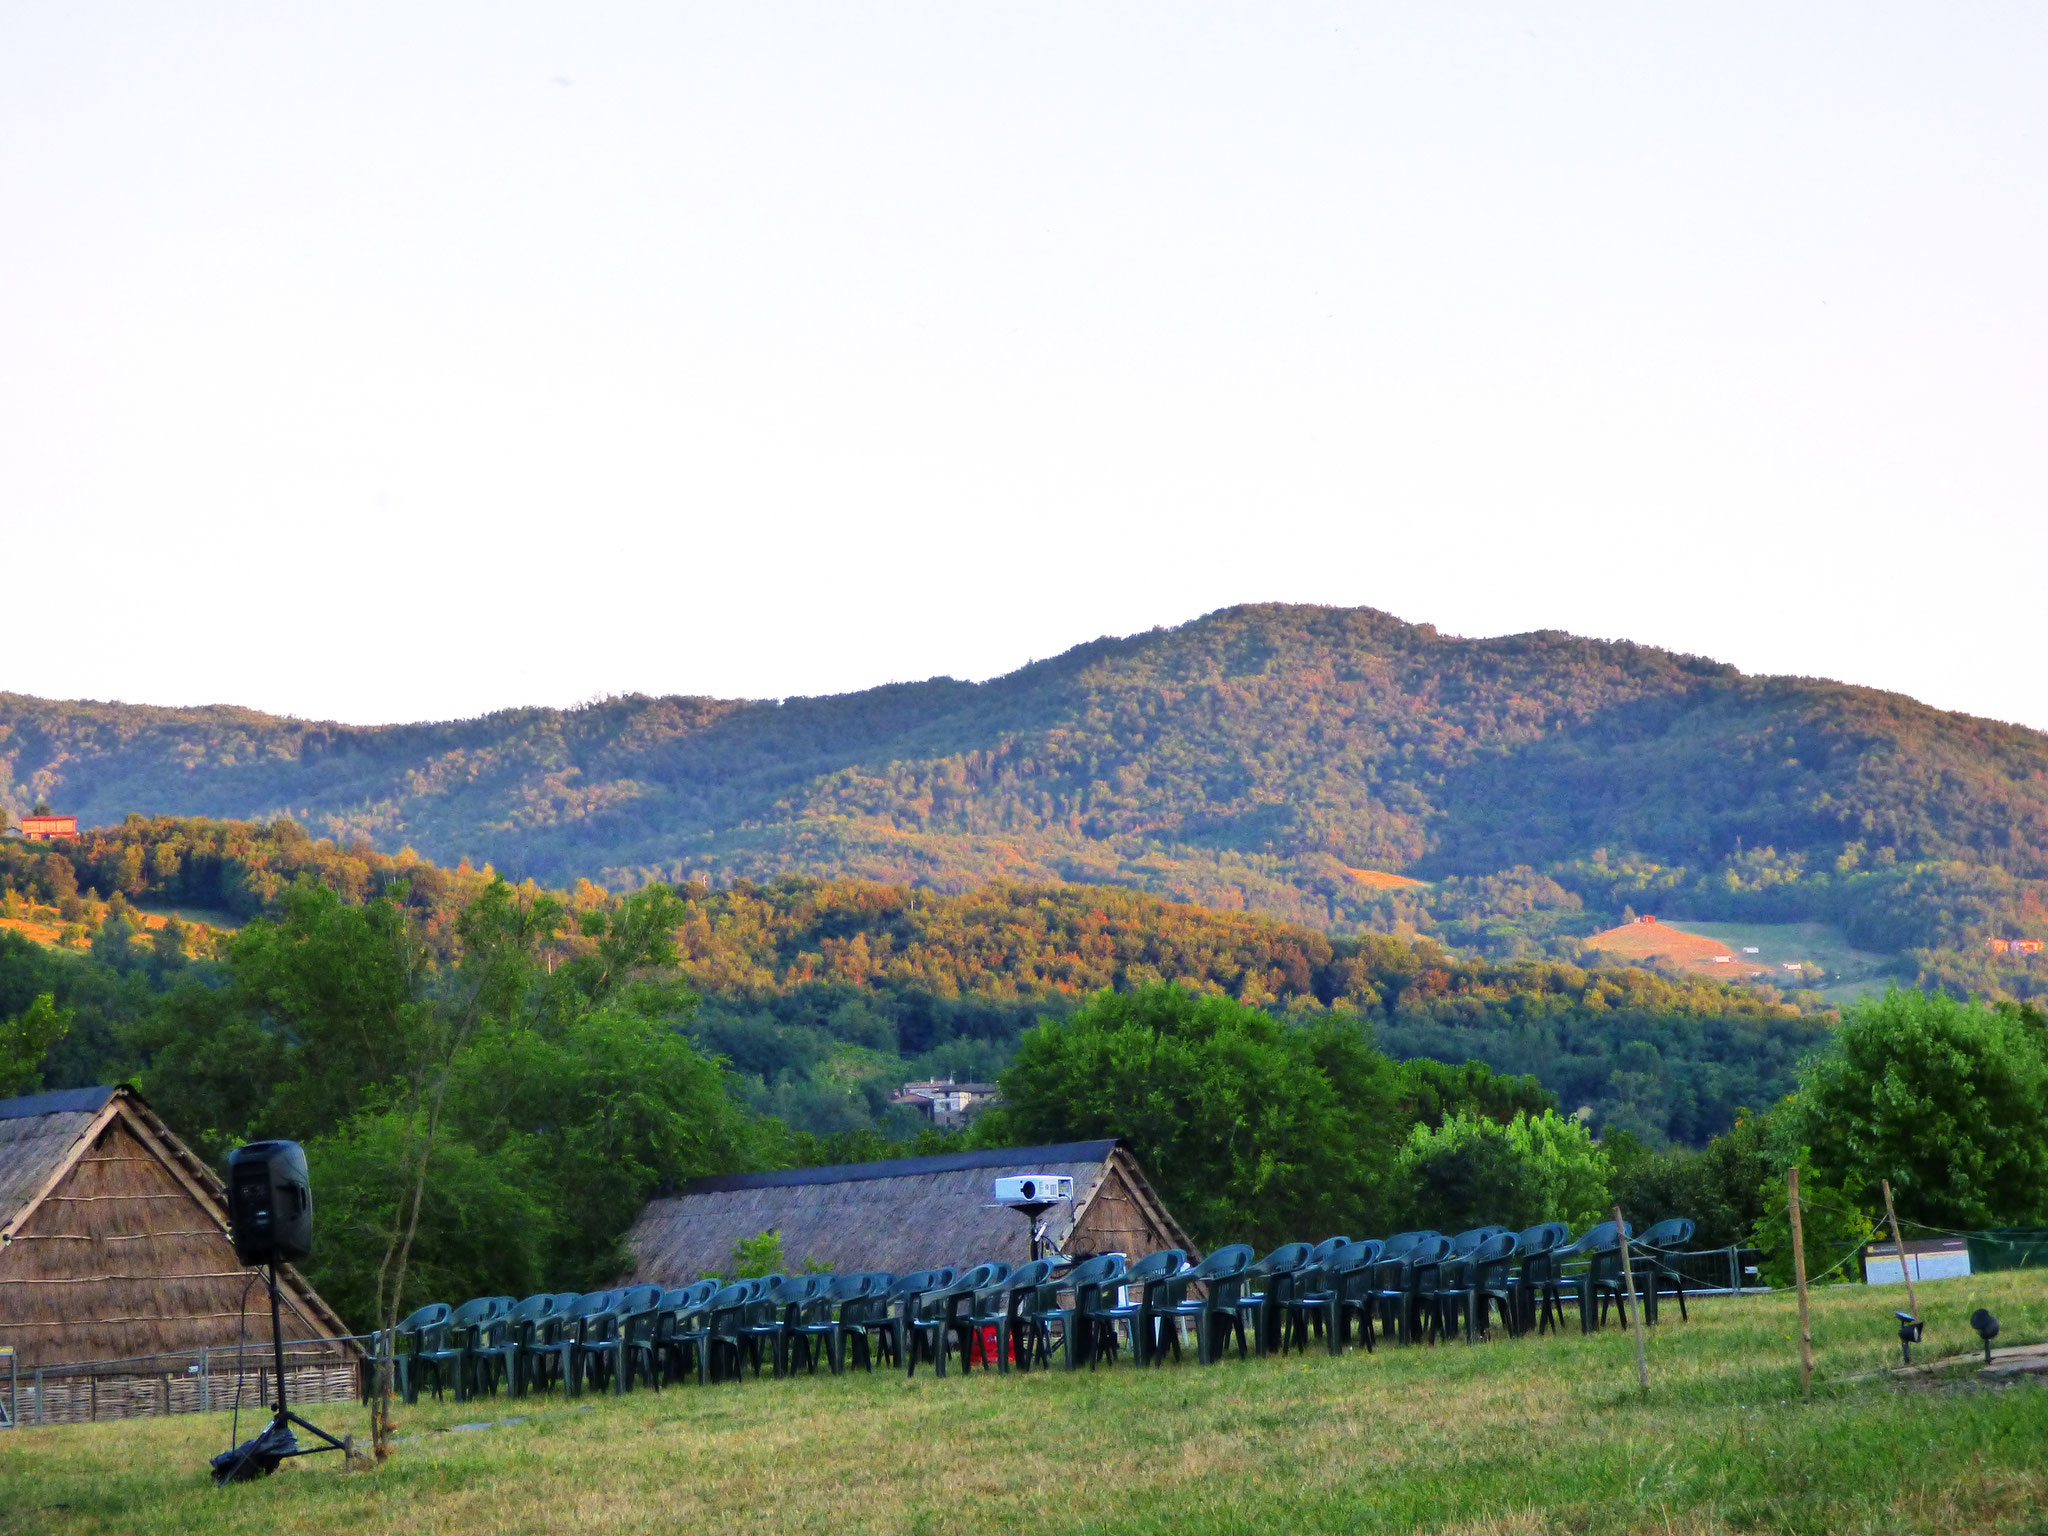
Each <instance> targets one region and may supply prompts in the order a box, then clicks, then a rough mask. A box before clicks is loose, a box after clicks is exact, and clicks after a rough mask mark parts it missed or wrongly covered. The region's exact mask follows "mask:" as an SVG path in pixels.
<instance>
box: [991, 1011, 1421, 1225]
mask: <svg viewBox="0 0 2048 1536" xmlns="http://www.w3.org/2000/svg"><path fill="white" fill-rule="evenodd" d="M1002 1083H1003V1094H1004V1103H1003V1105H1002V1106H1001V1107H1000V1108H998V1109H995V1110H991V1111H989V1112H988V1113H987V1114H986V1115H985V1116H984V1117H983V1118H982V1120H981V1121H980V1122H979V1123H978V1125H977V1127H976V1135H977V1139H980V1140H984V1141H987V1142H991V1143H993V1144H995V1145H1003V1144H1012V1145H1031V1144H1037V1143H1043V1142H1059V1141H1080V1140H1088V1139H1092V1138H1096V1137H1107V1136H1115V1137H1119V1138H1121V1139H1123V1140H1124V1141H1125V1142H1126V1143H1127V1144H1128V1145H1129V1146H1130V1147H1131V1149H1132V1150H1133V1151H1134V1152H1135V1153H1136V1154H1137V1157H1138V1159H1139V1161H1140V1162H1141V1163H1143V1164H1144V1166H1145V1168H1146V1169H1147V1170H1148V1171H1149V1172H1150V1174H1151V1175H1152V1177H1153V1179H1154V1181H1155V1182H1156V1183H1157V1185H1158V1188H1159V1192H1160V1195H1161V1197H1162V1198H1163V1199H1165V1201H1166V1203H1167V1205H1168V1206H1169V1207H1170V1208H1171V1209H1172V1210H1173V1211H1174V1213H1175V1214H1176V1215H1177V1216H1178V1217H1179V1219H1180V1221H1181V1224H1182V1225H1183V1226H1184V1227H1186V1228H1187V1230H1188V1232H1189V1234H1190V1235H1191V1236H1193V1237H1194V1238H1195V1240H1196V1241H1197V1242H1200V1243H1203V1244H1214V1243H1221V1242H1253V1243H1258V1244H1262V1245H1270V1244H1273V1243H1278V1242H1283V1241H1288V1240H1290V1239H1292V1238H1295V1237H1298V1236H1300V1235H1301V1234H1302V1233H1304V1232H1310V1231H1314V1232H1318V1233H1322V1232H1326V1231H1329V1232H1335V1231H1346V1230H1357V1231H1361V1232H1363V1231H1369V1230H1377V1229H1378V1228H1379V1227H1380V1226H1381V1225H1382V1224H1383V1223H1384V1220H1385V1217H1386V1213H1387V1206H1388V1203H1389V1202H1388V1190H1387V1187H1386V1170H1387V1167H1388V1164H1389V1161H1390V1160H1391V1157H1392V1154H1393V1151H1394V1148H1395V1146H1396V1145H1397V1144H1398V1141H1399V1137H1400V1134H1401V1132H1402V1131H1403V1130H1404V1129H1405V1128H1406V1122H1405V1121H1403V1120H1402V1118H1401V1117H1400V1114H1399V1110H1398V1101H1399V1096H1400V1089H1401V1084H1400V1078H1399V1076H1398V1074H1397V1073H1396V1072H1395V1070H1394V1069H1393V1067H1392V1065H1391V1064H1390V1063H1389V1062H1388V1061H1387V1060H1386V1058H1385V1057H1383V1056H1381V1055H1380V1054H1379V1052H1377V1051H1376V1050H1374V1049H1373V1047H1372V1044H1371V1042H1370V1040H1369V1039H1368V1038H1367V1036H1366V1033H1365V1031H1364V1030H1362V1029H1361V1028H1359V1027H1358V1025H1357V1024H1356V1023H1354V1022H1352V1021H1349V1020H1345V1019H1341V1018H1329V1017H1322V1018H1317V1019H1314V1020H1312V1021H1310V1022H1307V1023H1302V1024H1290V1023H1283V1022H1282V1021H1280V1020H1278V1019H1275V1018H1274V1017H1273V1016H1272V1015H1270V1014H1268V1013H1265V1012H1262V1011H1261V1010H1259V1009H1256V1008H1248V1007H1246V1006H1244V1005H1243V1004H1241V1003H1236V1002H1232V1001H1231V1000H1230V999H1228V998H1221V997H1201V996H1198V995H1197V994H1195V993H1192V992H1189V991H1187V990H1185V989H1184V988H1181V987H1178V986H1173V985H1153V986H1146V987H1141V988H1139V989H1137V990H1135V991H1131V992H1124V993H1108V992H1105V993H1101V994H1099V995H1097V996H1096V997H1094V998H1091V999H1090V1000H1089V1001H1088V1002H1087V1003H1086V1004H1085V1005H1083V1006H1082V1007H1081V1008H1080V1009H1078V1010H1077V1011H1076V1012H1074V1013H1073V1014H1072V1015H1071V1016H1069V1017H1068V1018H1066V1019H1063V1020H1048V1021H1047V1022H1046V1023H1044V1024H1041V1025H1040V1026H1038V1028H1036V1029H1034V1030H1032V1031H1030V1032H1029V1033H1028V1034H1026V1035H1025V1037H1024V1039H1023V1041H1022V1043H1021V1044H1020V1046H1019V1048H1018V1052H1017V1059H1016V1061H1015V1062H1013V1063H1012V1065H1011V1066H1010V1068H1009V1070H1008V1071H1006V1072H1005V1073H1004V1074H1003V1079H1002Z"/></svg>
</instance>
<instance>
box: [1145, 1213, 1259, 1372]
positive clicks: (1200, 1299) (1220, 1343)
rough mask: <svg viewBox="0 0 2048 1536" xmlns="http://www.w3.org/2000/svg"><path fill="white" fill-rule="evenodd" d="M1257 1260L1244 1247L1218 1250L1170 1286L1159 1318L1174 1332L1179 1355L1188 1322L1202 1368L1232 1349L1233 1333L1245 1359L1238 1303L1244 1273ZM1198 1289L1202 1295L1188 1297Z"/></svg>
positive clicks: (1179, 1276)
mask: <svg viewBox="0 0 2048 1536" xmlns="http://www.w3.org/2000/svg"><path fill="white" fill-rule="evenodd" d="M1254 1257H1255V1255H1254V1254H1253V1253H1252V1250H1251V1249H1250V1248H1248V1247H1246V1246H1245V1245H1244V1244H1243V1243H1232V1244H1231V1245H1230V1246H1229V1247H1227V1248H1218V1249H1217V1250H1216V1251H1215V1252H1214V1253H1212V1254H1210V1255H1209V1257H1207V1258H1206V1259H1204V1260H1202V1262H1201V1263H1199V1264H1197V1265H1195V1266H1194V1268H1192V1269H1184V1270H1182V1271H1181V1272H1180V1274H1179V1275H1177V1276H1175V1277H1174V1279H1172V1280H1171V1281H1169V1282H1168V1283H1167V1285H1166V1289H1165V1294H1164V1296H1163V1297H1162V1298H1161V1300H1162V1303H1163V1304H1162V1306H1161V1307H1160V1312H1159V1315H1160V1317H1161V1318H1162V1319H1164V1320H1166V1321H1167V1322H1168V1324H1169V1326H1170V1327H1172V1328H1173V1329H1174V1331H1175V1337H1174V1350H1175V1353H1176V1354H1177V1353H1178V1352H1179V1348H1180V1341H1179V1336H1178V1333H1179V1323H1180V1320H1181V1319H1182V1318H1187V1319H1189V1320H1191V1321H1192V1322H1193V1323H1194V1325H1195V1358H1196V1359H1198V1360H1199V1361H1201V1363H1202V1364H1204V1365H1214V1364H1215V1363H1216V1361H1217V1360H1218V1359H1220V1358H1221V1356H1222V1351H1223V1350H1225V1349H1227V1348H1228V1347H1229V1341H1230V1335H1231V1333H1232V1331H1233V1330H1235V1332H1236V1334H1237V1353H1238V1357H1239V1358H1240V1359H1242V1358H1243V1357H1244V1319H1243V1317H1242V1315H1241V1314H1240V1313H1239V1312H1238V1310H1237V1300H1238V1297H1239V1296H1240V1295H1241V1294H1242V1293H1243V1290H1244V1272H1245V1271H1246V1270H1247V1269H1249V1268H1250V1267H1251V1263H1252V1259H1253V1258H1254ZM1198 1285H1199V1286H1201V1287H1202V1294H1201V1295H1199V1296H1191V1295H1189V1294H1188V1293H1189V1291H1191V1290H1193V1289H1194V1287H1196V1286H1198Z"/></svg>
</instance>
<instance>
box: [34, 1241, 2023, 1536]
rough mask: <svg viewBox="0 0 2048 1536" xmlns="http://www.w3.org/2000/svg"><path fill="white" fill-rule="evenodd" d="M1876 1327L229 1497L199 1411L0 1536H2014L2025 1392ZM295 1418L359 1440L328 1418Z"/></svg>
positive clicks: (1147, 1388)
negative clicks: (934, 1535)
mask: <svg viewBox="0 0 2048 1536" xmlns="http://www.w3.org/2000/svg"><path fill="white" fill-rule="evenodd" d="M1920 1295H1921V1301H1922V1307H1923V1311H1924V1312H1925V1314H1926V1316H1927V1317H1928V1319H1929V1321H1930V1328H1929V1337H1930V1347H1929V1350H1928V1353H1929V1354H1930V1355H1931V1354H1934V1353H1947V1352H1949V1351H1950V1350H1952V1349H1955V1348H1959V1347H1962V1346H1965V1345H1966V1344H1967V1343H1968V1342H1969V1340H1970V1338H1971V1335H1970V1333H1969V1330H1968V1327H1967V1324H1966V1322H1965V1318H1966V1316H1967V1314H1968V1312H1969V1311H1970V1309H1971V1308H1973V1307H1975V1306H1980V1305H1988V1306H1990V1307H1992V1308H1993V1309H1994V1310H1995V1311H1996V1312H1997V1313H1998V1314H1999V1316H2000V1318H2001V1319H2002V1320H2003V1322H2004V1325H2005V1333H2004V1335H2003V1336H2002V1338H2001V1343H2004V1342H2007V1341H2010V1342H2011V1343H2012V1344H2015V1345H2017V1344H2020V1343H2023V1342H2026V1341H2029V1340H2033V1339H2039V1338H2041V1337H2043V1336H2044V1335H2048V1277H2042V1276H2038V1275H2019V1274H2001V1275H1989V1276H1979V1277H1975V1278H1973V1279H1966V1280H1955V1281H1941V1282H1933V1283H1930V1284H1927V1285H1923V1286H1922V1287H1921V1288H1920ZM1902 1300H1903V1297H1902V1296H1901V1295H1899V1294H1897V1293H1895V1292H1893V1291H1891V1290H1889V1289H1882V1288H1880V1289H1871V1288H1866V1287H1862V1286H1842V1287H1838V1288H1834V1289H1831V1290H1827V1291H1824V1292H1822V1293H1819V1294H1818V1295H1817V1296H1816V1298H1815V1304H1814V1337H1815V1345H1816V1350H1817V1354H1818V1359H1819V1368H1820V1369H1819V1386H1818V1388H1817V1391H1816V1398H1815V1402H1814V1403H1813V1405H1812V1406H1810V1407H1806V1406H1801V1405H1800V1404H1799V1402H1798V1381H1797V1369H1796V1365H1795V1363H1794V1362H1795V1358H1796V1357H1795V1354H1794V1346H1793V1342H1792V1338H1793V1330H1794V1326H1795V1323H1794V1311H1793V1303H1792V1299H1791V1297H1789V1296H1787V1295H1772V1296H1767V1297H1760V1298H1750V1299H1746V1300H1741V1301H1727V1300H1719V1301H1703V1302H1699V1303H1697V1304H1696V1305H1695V1308H1694V1311H1693V1320H1692V1321H1691V1322H1690V1323H1680V1322H1678V1321H1677V1319H1676V1312H1675V1309H1673V1311H1672V1313H1671V1316H1670V1318H1669V1319H1668V1320H1667V1322H1666V1323H1665V1325H1664V1326H1662V1327H1660V1328H1659V1329H1657V1330H1655V1331H1654V1332H1653V1333H1652V1334H1651V1336H1650V1344H1649V1350H1650V1361H1651V1370H1652V1372H1653V1383H1652V1389H1651V1395H1650V1399H1649V1401H1648V1402H1647V1403H1645V1402H1643V1401H1641V1400H1640V1399H1639V1398H1638V1396H1637V1393H1636V1386H1635V1373H1634V1365H1633V1354H1632V1348H1631V1344H1630V1341H1629V1337H1628V1335H1627V1334H1626V1333H1625V1332H1623V1331H1621V1330H1619V1329H1615V1328H1609V1329H1607V1330H1606V1331H1605V1332H1604V1333H1602V1334H1600V1335H1598V1336H1596V1337H1594V1338H1592V1339H1583V1338H1581V1337H1579V1336H1578V1335H1577V1333H1576V1332H1572V1333H1567V1334H1565V1335H1563V1336H1550V1337H1545V1338H1540V1339H1537V1338H1531V1339H1523V1340H1515V1341H1501V1342H1498V1343H1491V1344H1484V1345H1481V1346H1480V1347H1478V1348H1476V1349H1467V1348H1465V1347H1464V1346H1463V1345H1461V1344H1460V1345H1451V1346H1447V1347H1439V1348H1435V1349H1423V1348H1412V1349H1397V1348H1392V1347H1385V1346H1383V1347H1382V1348H1381V1349H1380V1351H1379V1352H1378V1354H1376V1355H1372V1356H1366V1355H1363V1354H1358V1353H1353V1354H1350V1355H1347V1356H1345V1357H1343V1358H1341V1359H1336V1360H1332V1359H1330V1358H1328V1357H1326V1356H1322V1355H1316V1354H1311V1355H1309V1356H1308V1357H1306V1358H1302V1357H1299V1356H1296V1357H1290V1358H1288V1359H1285V1360H1281V1361H1274V1360H1253V1361H1249V1362H1245V1363H1237V1362H1235V1361H1233V1362H1231V1363H1228V1364H1225V1365H1223V1366H1220V1367H1217V1368H1214V1369H1210V1370H1203V1369H1201V1368H1199V1367H1196V1366H1194V1365H1192V1364H1183V1365H1179V1366H1173V1365H1169V1366H1167V1367H1165V1368H1163V1369H1160V1370H1156V1371H1139V1370H1136V1369H1133V1368H1132V1367H1131V1366H1130V1365H1128V1364H1123V1365H1119V1366H1117V1367H1114V1368H1111V1369H1106V1370H1102V1371H1096V1372H1082V1373H1078V1374H1075V1375H1068V1374H1066V1373H1064V1372H1050V1373H1036V1374H1033V1375H1029V1376H1022V1377H1019V1376H1011V1377H993V1376H989V1375H987V1374H985V1373H983V1372H980V1371H977V1372H975V1373H974V1374H972V1375H970V1376H968V1377H965V1378H962V1377H961V1376H959V1375H958V1374H957V1373H956V1374H953V1375H950V1376H948V1377H947V1379H946V1380H944V1381H938V1380H935V1379H933V1378H932V1376H931V1375H930V1374H929V1373H928V1372H924V1373H920V1375H919V1376H918V1377H917V1378H916V1379H915V1380H913V1381H911V1382H909V1383H907V1384H906V1383H905V1382H904V1381H903V1379H902V1378H901V1377H899V1376H896V1375H895V1374H893V1373H883V1374H878V1375H874V1376H866V1375H858V1374H849V1375H848V1376H846V1377H843V1378H839V1379H833V1378H830V1377H827V1376H823V1375H820V1376H817V1377H813V1378H806V1379H802V1380H798V1381H794V1382H776V1381H772V1380H769V1379H766V1378H764V1379H762V1380H760V1381H758V1382H756V1381H753V1380H748V1381H746V1382H744V1383H743V1384H740V1385H737V1386H730V1385H729V1386H721V1387H714V1388H711V1389H699V1388H697V1387H695V1386H694V1385H692V1386H688V1387H684V1388H681V1389H671V1390H669V1391H666V1392H663V1393H661V1394H659V1395H656V1394H652V1393H647V1392H641V1393H637V1394H634V1395H632V1396H629V1397H627V1398H624V1399H621V1400H614V1399H608V1398H601V1397H600V1398H585V1399H583V1400H582V1401H580V1402H576V1403H564V1402H561V1401H559V1400H557V1401H554V1402H546V1401H526V1402H520V1403H517V1404H514V1403H511V1402H508V1401H505V1400H502V1399H500V1400H497V1401H483V1402H473V1403H468V1404H456V1403H454V1402H453V1401H450V1402H447V1403H445V1404H442V1405H439V1406H433V1405H428V1404H422V1405H421V1406H420V1407H419V1408H417V1409H414V1410H410V1411H406V1412H405V1413H404V1414H403V1420H404V1422H403V1424H402V1427H401V1429H400V1434H401V1435H405V1436H409V1437H414V1438H412V1439H411V1440H410V1443H407V1444H405V1445H402V1446H401V1447H400V1448H399V1454H398V1456H397V1457H396V1458H395V1459H394V1460H393V1461H392V1462H391V1463H390V1464H389V1465H388V1466H386V1467H385V1468H384V1469H382V1470H381V1471H378V1472H375V1473H365V1474H358V1475H344V1474H343V1473H342V1472H341V1471H340V1470H339V1468H338V1467H337V1466H336V1465H335V1464H334V1462H335V1459H334V1458H333V1457H331V1456H329V1457H321V1458H313V1459H311V1460H308V1461H305V1462H300V1463H297V1464H295V1465H288V1466H287V1467H286V1468H285V1470H283V1471H282V1472H280V1473H279V1474H278V1475H277V1476H276V1477H275V1478H272V1479H270V1480H268V1481H266V1482H263V1483H259V1484H256V1485H252V1486H248V1487H242V1488H236V1489H231V1490H226V1491H216V1490H215V1489H213V1488H212V1487H210V1486H209V1485H208V1483H207V1482H206V1478H205V1461H206V1458H207V1457H208V1456H210V1455H212V1454H213V1453H214V1452H216V1451H218V1450H220V1449H221V1448H222V1447H223V1446H224V1444H225V1442H226V1440H227V1436H228V1425H227V1419H226V1416H225V1415H220V1414H213V1415H192V1416H188V1417H183V1418H173V1419H148V1420H138V1421H130V1422H127V1423H121V1424H98V1425H85V1426H78V1427H74V1428H66V1429H46V1430H26V1431H21V1432H18V1433H12V1434H4V1435H0V1531H5V1532H9V1533H13V1532H23V1533H26V1532H31V1531H33V1532H36V1533H38V1536H44V1533H47V1536H66V1533H84V1532H121V1533H124V1536H163V1533H172V1532H197V1531H207V1532H250V1533H268V1532H271V1531H280V1530H282V1531H291V1532H294V1533H307V1536H323V1533H333V1536H343V1533H346V1536H360V1533H362V1532H366V1531H369V1532H375V1531H405V1532H419V1533H425V1536H435V1533H455V1532H462V1533H465V1536H468V1533H473V1532H478V1531H491V1532H541V1531H546V1532H565V1531H566V1532H625V1531H632V1532H640V1531H656V1530H661V1531H667V1530H677V1529H706V1530H735V1529H761V1530H774V1531H821V1532H822V1531H829V1532H832V1533H834V1536H839V1533H847V1532H869V1531H874V1532H892V1533H893V1532H922V1531H954V1530H964V1529H970V1528H971V1529H978V1530H1008V1529H1019V1530H1030V1531H1033V1532H1034V1533H1039V1532H1042V1533H1046V1536H1053V1533H1059V1532H1070V1531H1082V1530H1086V1531H1090V1532H1098V1533H1103V1532H1150V1531H1157V1532H1173V1533H1175V1536H1186V1533H1196V1532H1207V1531H1217V1532H1221V1531H1244V1530H1285V1531H1291V1532H1320V1531H1359V1530H1404V1531H1406V1530H1422V1531H1442V1532H1452V1531H1457V1532H1500V1533H1505V1532H1518V1533H1523V1532H1552V1531H1558V1532H1562V1531H1603V1532H1604V1531H1634V1530H1655V1531H1681V1532H1720V1531H1731V1530H1738V1529H1739V1530H1768V1531H1800V1532H1845V1531H1885V1532H1896V1531H1941V1532H1945V1533H1956V1532H1973V1531H2029V1530H2032V1531H2039V1530H2041V1529H2042V1526H2041V1524H2040V1521H2039V1515H2038V1511H2039V1510H2040V1508H2041V1506H2042V1503H2043V1500H2044V1499H2048V1468H2044V1466H2043V1463H2042V1458H2041V1455H2040V1451H2041V1447H2042V1446H2043V1445H2044V1444H2048V1388H2044V1387H2043V1386H2042V1385H2040V1384H2039V1383H2038V1382H2035V1381H2028V1382H2024V1383H2020V1384H2015V1385H2011V1386H2002V1387H1996V1388H1993V1387H1989V1386H1980V1385H1976V1384H1974V1383H1973V1382H1972V1381H1971V1380H1970V1379H1968V1378H1969V1373H1964V1379H1962V1380H1959V1381H1954V1382H1944V1383H1942V1384H1939V1385H1935V1386H1932V1387H1929V1386H1927V1385H1924V1384H1914V1385H1910V1386H1909V1385H1904V1384H1901V1383H1899V1382H1897V1381H1895V1380H1894V1379H1893V1378H1891V1377H1890V1376H1889V1375H1885V1376H1882V1377H1879V1378H1876V1379H1871V1380H1863V1381H1856V1380H1851V1379H1849V1378H1851V1377H1854V1376H1856V1375H1857V1374H1858V1373H1861V1372H1869V1371H1874V1370H1881V1369H1883V1368H1884V1367H1885V1366H1887V1365H1889V1364H1890V1363H1892V1362H1893V1361H1895V1360H1896V1358H1897V1345H1896V1343H1895V1341H1894V1327H1895V1325H1894V1324H1893V1323H1892V1321H1891V1317H1890V1308H1891V1306H1892V1305H1894V1304H1895V1302H1898V1301H1902ZM312 1416H313V1417H314V1418H316V1419H317V1420H318V1421H320V1422H322V1423H324V1424H327V1425H328V1426H329V1427H331V1428H335V1429H338V1430H355V1431H357V1432H360V1431H361V1430H362V1427H363V1415H362V1413H361V1411H360V1410H359V1409H356V1408H354V1407H353V1406H348V1405H334V1406H333V1407H331V1408H326V1409H321V1410H318V1411H316V1412H315V1413H314V1414H313V1415H312ZM512 1420H516V1421H517V1422H506V1421H512ZM479 1425H489V1426H492V1427H488V1428H473V1429H472V1428H468V1427H469V1426H479ZM249 1427H250V1421H249V1417H248V1415H246V1414H245V1415H244V1420H243V1431H244V1433H245V1434H246V1433H248V1432H249ZM457 1429H463V1430H465V1432H460V1433H444V1431H454V1430H457ZM1907 1447H1910V1454H1907V1453H1906V1450H1905V1448H1907ZM2030 1522H2032V1523H2030Z"/></svg>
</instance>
